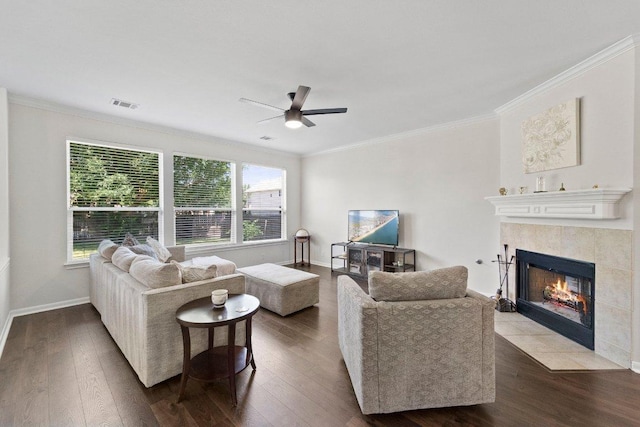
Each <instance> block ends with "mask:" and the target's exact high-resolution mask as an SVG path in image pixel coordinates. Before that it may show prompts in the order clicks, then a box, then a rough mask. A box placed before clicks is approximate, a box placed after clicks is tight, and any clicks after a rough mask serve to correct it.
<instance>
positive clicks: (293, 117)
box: [284, 110, 302, 129]
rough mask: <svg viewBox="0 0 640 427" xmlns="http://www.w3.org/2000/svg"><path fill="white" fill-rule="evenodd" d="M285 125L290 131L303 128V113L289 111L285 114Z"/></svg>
mask: <svg viewBox="0 0 640 427" xmlns="http://www.w3.org/2000/svg"><path fill="white" fill-rule="evenodd" d="M284 125H285V126H286V127H288V128H289V129H298V128H299V127H301V126H302V111H300V110H287V111H285V112H284Z"/></svg>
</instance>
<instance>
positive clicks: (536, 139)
mask: <svg viewBox="0 0 640 427" xmlns="http://www.w3.org/2000/svg"><path fill="white" fill-rule="evenodd" d="M579 101H580V100H579V99H578V98H575V99H572V100H570V101H567V102H563V103H562V104H558V105H556V106H555V107H551V108H549V109H548V110H546V111H543V112H542V113H539V114H536V115H534V116H531V117H529V118H528V119H526V120H524V121H523V122H522V125H521V129H522V164H523V166H524V173H534V172H541V171H547V170H551V169H560V168H566V167H570V166H577V165H579V164H580V102H579ZM543 191H544V190H543Z"/></svg>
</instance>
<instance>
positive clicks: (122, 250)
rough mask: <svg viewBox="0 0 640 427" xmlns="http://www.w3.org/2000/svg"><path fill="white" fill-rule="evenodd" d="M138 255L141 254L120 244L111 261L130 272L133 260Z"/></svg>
mask: <svg viewBox="0 0 640 427" xmlns="http://www.w3.org/2000/svg"><path fill="white" fill-rule="evenodd" d="M137 256H139V255H138V254H136V253H135V252H133V251H132V250H131V249H129V248H128V247H126V246H120V247H119V248H118V249H116V250H115V252H114V253H113V256H112V257H111V262H112V263H113V265H115V266H116V267H118V268H119V269H120V270H123V271H126V272H127V273H128V272H129V269H130V268H131V263H132V262H133V260H134V259H136V257H137Z"/></svg>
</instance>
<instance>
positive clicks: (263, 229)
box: [242, 164, 286, 242]
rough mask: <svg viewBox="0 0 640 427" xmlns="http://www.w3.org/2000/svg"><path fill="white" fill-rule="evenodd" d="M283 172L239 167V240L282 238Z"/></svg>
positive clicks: (253, 166)
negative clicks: (240, 236)
mask: <svg viewBox="0 0 640 427" xmlns="http://www.w3.org/2000/svg"><path fill="white" fill-rule="evenodd" d="M284 182H285V171H284V169H279V168H270V167H265V166H257V165H252V164H244V165H243V167H242V202H243V208H242V231H243V241H245V242H251V241H260V240H273V239H282V238H283V237H284V229H283V224H284V212H285V200H286V198H285V194H284Z"/></svg>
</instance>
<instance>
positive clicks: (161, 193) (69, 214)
mask: <svg viewBox="0 0 640 427" xmlns="http://www.w3.org/2000/svg"><path fill="white" fill-rule="evenodd" d="M72 143H75V144H82V145H91V146H98V147H105V148H113V149H118V150H128V151H136V152H141V153H151V154H156V155H157V156H158V206H157V207H142V206H141V207H74V206H73V205H72V204H71V144H72ZM65 149H66V165H65V168H66V175H67V176H66V199H65V203H66V211H67V235H66V246H67V250H66V252H67V253H66V263H65V265H68V266H73V265H77V264H86V263H87V262H88V261H89V256H90V255H91V254H89V256H87V257H86V258H75V259H74V258H73V246H74V241H73V235H74V231H73V213H74V212H91V211H100V212H145V211H146V212H158V232H157V235H158V240H159V241H160V242H161V243H164V233H163V230H164V209H163V206H164V171H163V153H162V150H159V149H153V148H146V147H145V148H141V147H138V146H134V145H128V144H119V143H116V142H110V141H97V140H92V139H88V138H67V139H66V142H65Z"/></svg>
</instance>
